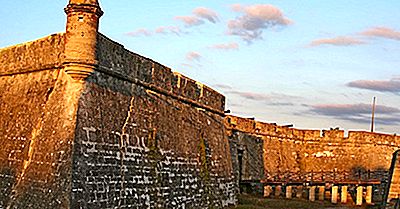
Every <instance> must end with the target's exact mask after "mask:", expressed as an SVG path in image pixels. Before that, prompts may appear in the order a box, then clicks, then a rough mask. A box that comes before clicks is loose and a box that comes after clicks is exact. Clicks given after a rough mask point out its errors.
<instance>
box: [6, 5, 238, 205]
mask: <svg viewBox="0 0 400 209" xmlns="http://www.w3.org/2000/svg"><path fill="white" fill-rule="evenodd" d="M65 12H66V14H67V16H68V18H67V27H66V32H65V33H60V34H55V35H51V36H48V37H45V38H42V39H39V40H36V41H33V42H29V43H25V44H20V45H16V46H12V47H8V48H4V49H0V104H1V105H0V144H1V146H0V208H223V207H225V206H228V205H230V204H235V203H236V188H237V185H236V181H235V179H234V175H233V174H234V172H233V170H232V163H231V160H230V158H229V157H227V156H230V149H229V144H228V138H227V136H226V135H225V127H224V113H223V112H224V101H225V98H224V96H223V95H221V94H219V93H217V92H215V91H214V90H212V89H210V88H209V87H207V86H204V85H202V84H200V83H197V82H195V81H193V80H191V79H189V78H187V77H185V76H182V75H180V74H178V73H173V72H171V70H170V69H169V68H167V67H165V66H163V65H160V64H159V63H157V62H155V61H152V60H149V59H147V58H144V57H142V56H140V55H137V54H134V53H132V52H130V51H128V50H126V49H124V47H123V46H122V45H120V44H118V43H116V42H113V41H112V40H110V39H108V38H107V37H106V36H104V35H102V34H100V33H98V24H99V18H100V17H101V16H102V14H103V12H102V10H101V9H100V7H99V4H98V2H97V0H70V2H69V4H68V6H67V7H66V9H65Z"/></svg>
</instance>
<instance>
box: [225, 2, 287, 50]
mask: <svg viewBox="0 0 400 209" xmlns="http://www.w3.org/2000/svg"><path fill="white" fill-rule="evenodd" d="M231 9H232V10H233V11H235V12H240V13H243V15H242V16H239V17H237V18H236V19H234V20H230V21H229V22H228V32H227V33H228V34H229V35H235V36H239V37H241V38H242V39H243V40H245V41H247V42H249V43H251V42H252V41H254V40H257V39H262V32H263V30H264V29H268V28H271V27H274V26H287V25H289V24H291V23H292V21H291V20H290V19H288V18H287V17H285V16H284V14H283V12H282V11H281V10H280V9H279V8H277V7H275V6H273V5H269V4H255V5H251V6H243V5H240V4H234V5H232V6H231Z"/></svg>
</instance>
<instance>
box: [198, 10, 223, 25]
mask: <svg viewBox="0 0 400 209" xmlns="http://www.w3.org/2000/svg"><path fill="white" fill-rule="evenodd" d="M193 14H194V15H195V16H196V17H199V18H203V19H206V20H208V21H210V22H212V23H217V22H218V21H219V18H218V14H217V13H216V12H215V11H213V10H211V9H208V8H205V7H198V8H196V9H194V10H193Z"/></svg>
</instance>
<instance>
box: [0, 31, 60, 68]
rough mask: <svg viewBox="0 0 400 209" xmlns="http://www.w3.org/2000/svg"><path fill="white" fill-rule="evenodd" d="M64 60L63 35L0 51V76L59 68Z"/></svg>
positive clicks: (55, 35) (54, 35)
mask: <svg viewBox="0 0 400 209" xmlns="http://www.w3.org/2000/svg"><path fill="white" fill-rule="evenodd" d="M63 59H64V34H63V33H60V34H53V35H50V36H47V37H44V38H41V39H38V40H35V41H31V42H27V43H23V44H18V45H15V46H11V47H7V48H3V49H0V76H1V75H12V74H18V73H26V72H33V71H38V70H46V69H52V68H59V67H61V65H62V61H63Z"/></svg>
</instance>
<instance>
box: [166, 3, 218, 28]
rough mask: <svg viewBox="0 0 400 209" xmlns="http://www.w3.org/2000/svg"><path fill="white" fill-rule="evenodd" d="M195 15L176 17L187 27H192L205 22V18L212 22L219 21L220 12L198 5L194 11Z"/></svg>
mask: <svg viewBox="0 0 400 209" xmlns="http://www.w3.org/2000/svg"><path fill="white" fill-rule="evenodd" d="M192 14H193V15H189V16H176V17H174V19H176V20H179V21H182V22H183V23H184V24H185V26H186V27H192V26H197V25H201V24H204V23H205V22H204V20H207V21H209V22H211V23H216V22H218V21H219V19H218V14H217V13H216V12H215V11H213V10H211V9H208V8H205V7H198V8H195V9H194V10H193V11H192Z"/></svg>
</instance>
